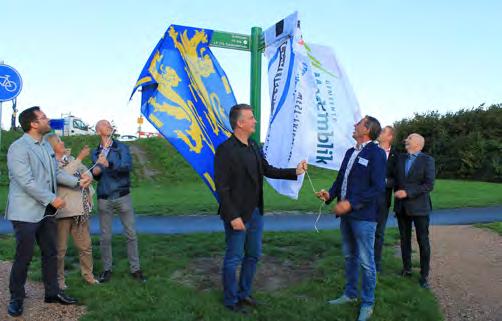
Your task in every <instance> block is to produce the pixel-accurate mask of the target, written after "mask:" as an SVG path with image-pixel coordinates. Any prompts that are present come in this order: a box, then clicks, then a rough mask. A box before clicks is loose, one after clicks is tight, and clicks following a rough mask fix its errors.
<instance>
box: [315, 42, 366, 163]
mask: <svg viewBox="0 0 502 321" xmlns="http://www.w3.org/2000/svg"><path fill="white" fill-rule="evenodd" d="M306 48H307V52H308V55H309V58H310V60H311V65H312V70H313V76H314V78H315V82H316V87H317V91H316V106H315V109H316V124H315V136H316V137H315V140H316V144H315V150H314V152H313V153H311V155H310V158H309V160H308V162H309V164H312V165H315V166H319V167H324V168H329V169H336V170H338V169H339V168H340V166H341V164H342V161H343V157H344V155H345V152H346V151H347V149H349V148H350V147H351V146H353V145H354V143H355V142H354V139H353V138H352V132H353V130H354V124H355V123H356V122H358V121H359V120H360V119H361V118H362V117H361V111H360V109H359V104H358V102H357V99H356V97H355V95H354V92H353V91H352V87H351V86H350V83H349V80H348V78H347V76H346V75H345V72H344V71H343V69H342V67H341V66H340V64H339V63H338V61H337V59H336V56H335V54H334V52H333V50H331V48H329V47H325V46H320V45H314V44H312V45H306Z"/></svg>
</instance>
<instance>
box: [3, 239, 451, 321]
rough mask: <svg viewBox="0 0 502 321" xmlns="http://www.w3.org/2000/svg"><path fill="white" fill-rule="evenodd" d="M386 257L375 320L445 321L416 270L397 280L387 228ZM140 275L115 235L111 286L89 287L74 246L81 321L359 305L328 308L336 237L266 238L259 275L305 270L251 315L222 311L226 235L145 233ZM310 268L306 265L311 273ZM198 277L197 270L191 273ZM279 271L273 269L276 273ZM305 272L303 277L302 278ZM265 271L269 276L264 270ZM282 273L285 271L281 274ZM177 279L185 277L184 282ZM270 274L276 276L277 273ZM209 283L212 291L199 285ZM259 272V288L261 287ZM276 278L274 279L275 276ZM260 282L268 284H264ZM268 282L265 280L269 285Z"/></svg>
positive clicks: (321, 310)
mask: <svg viewBox="0 0 502 321" xmlns="http://www.w3.org/2000/svg"><path fill="white" fill-rule="evenodd" d="M387 235H388V236H387V238H386V247H385V251H384V260H383V261H384V272H383V273H382V274H380V275H379V278H378V284H377V290H376V305H375V314H374V317H373V318H372V319H371V320H374V321H377V320H385V321H392V320H396V321H402V320H409V321H412V320H417V321H440V320H442V319H443V318H442V316H441V314H440V312H439V308H438V304H437V302H436V300H435V298H434V296H433V295H432V293H431V292H429V291H427V290H423V289H421V288H420V287H419V286H418V272H417V271H418V270H417V269H418V266H415V271H414V277H413V278H406V279H403V278H402V277H400V276H399V275H398V272H399V271H400V268H401V265H400V259H399V258H398V257H396V256H395V244H396V243H397V242H398V240H397V231H396V230H388V234H387ZM93 244H94V257H95V271H96V272H99V271H100V268H101V263H100V262H99V260H98V259H97V258H99V257H100V254H99V246H98V242H97V239H93ZM139 244H140V254H141V260H142V269H143V270H144V272H145V274H146V275H147V277H148V282H147V283H146V284H145V285H142V284H138V283H137V282H136V281H134V280H132V279H131V278H130V277H129V275H128V263H127V260H126V259H125V257H126V253H125V240H124V239H123V238H122V237H115V238H114V240H113V249H114V253H113V254H114V258H115V263H114V270H113V277H112V280H111V282H110V283H107V284H101V285H98V286H88V285H85V284H84V282H83V281H82V280H81V277H80V274H79V270H78V255H77V254H76V253H75V252H74V250H73V247H71V248H70V252H69V253H68V256H67V259H66V264H67V269H68V277H67V283H68V285H69V287H70V288H69V290H68V293H69V294H71V295H74V296H76V297H77V298H79V299H80V300H81V302H82V303H83V304H85V305H86V306H87V309H88V313H87V314H86V315H85V316H84V317H83V318H82V319H81V320H88V321H90V320H93V321H94V320H96V321H98V320H106V321H113V320H117V321H118V320H120V321H124V320H127V321H130V320H134V321H141V320H145V321H146V320H152V321H154V320H159V321H165V320H176V321H184V320H215V321H220V320H277V321H280V320H287V321H291V320H355V319H356V318H357V313H358V306H357V305H356V304H350V305H347V306H342V307H335V306H330V305H328V304H327V303H326V302H327V301H328V300H329V299H332V298H335V297H337V296H338V295H340V294H341V293H342V291H343V285H344V276H343V257H342V255H341V244H340V234H339V232H333V231H331V232H321V233H313V232H312V233H311V232H309V233H265V235H264V256H263V260H262V262H266V261H268V262H272V263H273V264H271V263H268V264H265V265H263V264H261V265H260V266H259V267H258V270H259V273H260V269H276V271H280V272H282V275H288V274H298V273H299V272H298V270H301V269H303V270H304V272H303V274H301V277H300V278H297V279H296V280H295V281H294V282H285V280H286V279H284V280H282V287H280V288H277V289H276V290H273V291H270V290H268V291H266V290H257V291H256V292H255V294H256V297H257V299H258V300H260V301H261V302H263V303H264V304H263V305H262V307H261V308H259V309H257V310H255V311H254V312H253V314H252V315H251V316H248V317H242V316H239V315H235V314H233V313H231V312H227V311H226V310H225V309H224V308H223V306H222V293H221V289H220V287H221V286H220V285H219V269H220V265H221V260H220V259H219V258H220V257H221V254H222V251H223V248H224V237H223V234H220V233H216V234H196V235H184V236H180V235H177V236H153V235H140V240H139ZM13 250H14V240H13V238H12V236H6V235H4V236H0V258H1V259H4V260H11V259H12V257H13ZM34 258H35V259H34V261H33V263H32V265H31V267H30V277H31V278H32V279H36V280H39V279H40V272H39V271H40V259H39V254H38V252H37V253H36V255H35V256H34ZM204 258H206V259H207V258H209V259H210V260H209V262H213V266H209V267H206V269H204V268H199V269H195V270H190V269H189V267H190V266H192V265H193V262H199V261H200V260H201V259H204ZM306 267H309V269H308V270H306ZM194 271H195V272H194ZM274 271H275V270H274ZM305 271H306V272H305ZM262 272H266V271H262ZM279 274H280V273H279ZM179 275H185V277H184V278H181V279H180V277H179ZM272 275H275V274H274V273H273V274H272ZM207 278H211V279H213V281H214V282H215V283H214V282H213V283H210V284H216V285H215V286H207V284H202V283H203V282H205V281H204V280H206V281H207ZM259 278H260V276H259V274H258V277H257V280H256V281H257V282H258V281H259ZM275 279H276V280H277V277H275ZM261 281H262V283H263V281H264V280H261ZM266 281H267V280H265V282H266Z"/></svg>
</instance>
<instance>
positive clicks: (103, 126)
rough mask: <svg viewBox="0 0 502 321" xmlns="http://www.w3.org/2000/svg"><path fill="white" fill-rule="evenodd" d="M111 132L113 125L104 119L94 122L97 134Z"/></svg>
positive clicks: (108, 133) (104, 134)
mask: <svg viewBox="0 0 502 321" xmlns="http://www.w3.org/2000/svg"><path fill="white" fill-rule="evenodd" d="M112 132H113V127H112V125H111V124H110V122H109V121H108V120H106V119H101V120H100V121H98V122H97V123H96V134H98V135H99V136H110V135H111V134H112Z"/></svg>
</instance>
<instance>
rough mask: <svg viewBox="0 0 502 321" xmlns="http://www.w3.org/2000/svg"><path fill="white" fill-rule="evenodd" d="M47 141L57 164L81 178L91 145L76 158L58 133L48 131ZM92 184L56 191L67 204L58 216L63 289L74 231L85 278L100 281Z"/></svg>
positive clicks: (94, 281)
mask: <svg viewBox="0 0 502 321" xmlns="http://www.w3.org/2000/svg"><path fill="white" fill-rule="evenodd" d="M47 141H48V142H49V143H50V144H51V146H52V149H54V153H55V155H56V160H57V163H58V166H59V168H60V169H61V170H64V171H65V172H67V173H69V174H71V175H74V176H76V177H78V178H80V177H81V175H82V174H84V173H86V172H87V167H85V165H84V164H82V161H83V160H84V159H85V158H86V157H87V156H89V153H90V150H89V147H87V146H84V148H82V150H81V151H80V153H79V155H78V156H77V158H74V157H73V156H71V155H69V153H67V150H66V148H65V145H64V142H63V141H62V140H61V139H60V138H59V136H58V135H56V134H49V135H48V136H47ZM93 194H94V190H93V189H92V186H89V187H88V188H84V189H81V188H69V187H66V186H62V185H59V186H58V191H57V195H58V197H61V198H62V199H63V200H64V201H65V202H66V206H65V207H64V208H61V209H59V210H58V212H57V214H56V219H57V230H58V235H57V259H58V273H57V274H58V282H59V287H60V288H61V289H65V288H67V286H66V283H65V275H64V258H65V255H66V250H67V247H68V236H69V235H70V234H71V236H72V237H73V243H74V244H75V247H76V248H77V249H78V252H79V259H80V269H81V274H82V277H83V278H84V280H85V281H86V282H87V283H89V284H97V283H99V281H98V280H96V279H95V278H94V274H93V261H92V242H91V236H90V232H89V218H90V215H91V211H92V205H93V201H92V195H93Z"/></svg>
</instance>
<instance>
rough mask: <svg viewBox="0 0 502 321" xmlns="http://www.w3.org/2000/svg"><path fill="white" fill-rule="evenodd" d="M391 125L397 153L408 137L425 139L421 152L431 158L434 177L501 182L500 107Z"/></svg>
mask: <svg viewBox="0 0 502 321" xmlns="http://www.w3.org/2000/svg"><path fill="white" fill-rule="evenodd" d="M394 126H395V128H396V130H397V134H396V140H395V141H396V147H397V148H398V150H400V151H404V145H403V144H402V141H403V139H404V138H406V137H407V136H408V135H409V134H411V133H419V134H421V135H422V136H424V137H425V147H424V151H425V152H427V153H429V154H431V155H432V156H433V157H434V158H435V160H436V171H437V176H438V177H440V178H454V179H472V180H483V181H492V182H502V159H501V155H502V104H497V105H492V106H490V107H484V106H483V105H481V106H479V107H477V108H472V109H462V110H459V111H457V112H454V113H447V114H445V115H441V114H439V113H438V112H437V111H433V112H428V113H424V114H415V115H414V117H413V118H411V119H403V120H401V121H398V122H396V123H394Z"/></svg>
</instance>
